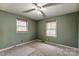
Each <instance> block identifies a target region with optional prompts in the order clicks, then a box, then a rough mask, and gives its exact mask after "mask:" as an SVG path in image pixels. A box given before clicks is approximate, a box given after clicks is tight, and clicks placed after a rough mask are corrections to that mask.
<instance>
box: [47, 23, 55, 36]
mask: <svg viewBox="0 0 79 59" xmlns="http://www.w3.org/2000/svg"><path fill="white" fill-rule="evenodd" d="M46 29H47V31H46V35H47V36H54V37H56V22H49V23H46Z"/></svg>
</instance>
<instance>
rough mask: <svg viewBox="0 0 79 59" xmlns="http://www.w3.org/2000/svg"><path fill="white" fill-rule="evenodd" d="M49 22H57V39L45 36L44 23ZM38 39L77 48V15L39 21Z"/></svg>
mask: <svg viewBox="0 0 79 59" xmlns="http://www.w3.org/2000/svg"><path fill="white" fill-rule="evenodd" d="M50 20H56V21H57V38H54V37H46V36H45V31H46V29H45V22H46V21H50ZM38 38H40V39H42V40H48V41H51V42H55V43H59V44H63V45H68V46H72V47H78V25H77V13H71V14H66V15H61V16H57V17H53V18H51V19H46V20H42V21H39V22H38Z"/></svg>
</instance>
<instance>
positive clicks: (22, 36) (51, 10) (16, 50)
mask: <svg viewBox="0 0 79 59" xmlns="http://www.w3.org/2000/svg"><path fill="white" fill-rule="evenodd" d="M0 56H79V3H0Z"/></svg>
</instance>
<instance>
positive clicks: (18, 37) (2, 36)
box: [0, 11, 36, 48]
mask: <svg viewBox="0 0 79 59" xmlns="http://www.w3.org/2000/svg"><path fill="white" fill-rule="evenodd" d="M16 17H17V16H16V15H14V14H10V13H7V12H3V11H0V48H6V47H9V46H12V45H16V44H18V43H22V42H21V41H22V40H23V42H26V41H29V40H32V39H34V38H35V36H36V32H35V31H36V29H35V28H36V23H35V22H34V21H33V20H28V19H27V20H28V29H29V31H28V32H24V33H17V32H16Z"/></svg>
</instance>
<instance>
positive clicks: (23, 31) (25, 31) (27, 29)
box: [16, 18, 28, 33]
mask: <svg viewBox="0 0 79 59" xmlns="http://www.w3.org/2000/svg"><path fill="white" fill-rule="evenodd" d="M17 20H21V21H25V22H26V27H27V30H26V31H17ZM16 32H17V33H26V32H28V21H27V20H22V19H18V18H17V19H16Z"/></svg>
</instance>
